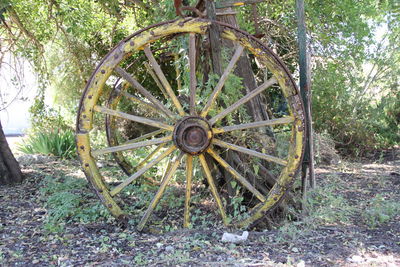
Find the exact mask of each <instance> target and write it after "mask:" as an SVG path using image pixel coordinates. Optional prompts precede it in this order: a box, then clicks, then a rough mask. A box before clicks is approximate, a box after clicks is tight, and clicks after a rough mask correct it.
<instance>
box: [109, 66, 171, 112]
mask: <svg viewBox="0 0 400 267" xmlns="http://www.w3.org/2000/svg"><path fill="white" fill-rule="evenodd" d="M115 71H116V72H117V73H118V74H119V75H121V77H122V78H124V79H125V80H126V81H127V82H129V83H130V84H131V85H132V86H133V87H134V88H135V89H136V90H138V91H139V93H141V94H142V95H143V96H144V97H146V98H147V99H148V100H149V101H150V102H151V103H153V104H154V105H155V106H156V107H158V108H159V109H160V110H161V111H162V112H164V113H165V114H166V115H167V116H168V117H171V118H172V117H174V116H175V114H174V113H172V112H171V111H170V110H169V109H167V108H166V107H165V106H164V105H163V104H162V103H161V102H160V101H158V99H157V98H155V97H154V96H153V95H152V94H151V93H150V92H149V91H147V90H146V89H145V88H144V87H143V86H142V85H141V84H140V83H139V82H138V81H136V80H135V79H134V78H133V77H132V76H131V75H129V74H128V73H127V72H126V71H125V70H124V69H122V68H121V67H116V68H115Z"/></svg>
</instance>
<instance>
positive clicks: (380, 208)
mask: <svg viewBox="0 0 400 267" xmlns="http://www.w3.org/2000/svg"><path fill="white" fill-rule="evenodd" d="M399 213H400V203H399V202H398V201H394V200H389V199H386V198H385V196H383V195H381V194H378V195H376V196H375V197H374V198H373V199H371V200H370V201H369V205H368V207H367V208H366V209H365V211H364V212H363V213H362V218H363V220H364V221H365V223H366V224H367V225H368V226H370V227H376V226H379V225H380V224H383V223H385V222H388V221H389V220H391V219H393V218H395V216H397V215H398V214H399Z"/></svg>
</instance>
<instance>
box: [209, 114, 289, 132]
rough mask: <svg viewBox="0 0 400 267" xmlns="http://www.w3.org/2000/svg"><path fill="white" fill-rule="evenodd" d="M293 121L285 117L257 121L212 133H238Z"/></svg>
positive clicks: (217, 129) (216, 130)
mask: <svg viewBox="0 0 400 267" xmlns="http://www.w3.org/2000/svg"><path fill="white" fill-rule="evenodd" d="M293 121H294V118H293V117H285V118H280V119H274V120H265V121H256V122H251V123H244V124H239V125H232V126H225V127H222V128H214V129H213V130H212V131H213V133H214V134H219V133H226V132H230V131H236V130H245V129H251V128H258V127H264V126H271V125H279V124H288V123H291V122H293Z"/></svg>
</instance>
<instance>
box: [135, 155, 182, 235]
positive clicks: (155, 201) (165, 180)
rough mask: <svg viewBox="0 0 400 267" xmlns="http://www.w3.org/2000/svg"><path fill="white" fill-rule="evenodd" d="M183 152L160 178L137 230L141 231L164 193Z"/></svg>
mask: <svg viewBox="0 0 400 267" xmlns="http://www.w3.org/2000/svg"><path fill="white" fill-rule="evenodd" d="M183 155H184V153H183V152H181V153H180V154H179V156H178V158H177V159H176V160H175V161H174V162H173V163H172V164H171V166H170V168H169V171H168V172H167V173H166V174H165V176H164V178H163V179H162V182H161V185H160V187H159V188H158V191H157V193H156V194H155V196H154V198H153V200H152V201H151V203H150V205H149V207H148V208H147V210H146V212H145V213H144V215H143V217H142V219H141V220H140V222H139V224H138V230H139V231H142V230H143V227H144V225H145V224H146V222H147V220H148V219H149V217H150V215H151V213H152V212H153V210H154V209H155V207H156V206H157V204H158V202H159V201H160V199H161V197H162V195H163V194H164V191H165V189H166V187H167V185H168V183H169V181H170V180H171V178H172V177H173V175H174V174H175V172H176V169H177V168H178V167H179V164H180V162H181V159H182V157H183Z"/></svg>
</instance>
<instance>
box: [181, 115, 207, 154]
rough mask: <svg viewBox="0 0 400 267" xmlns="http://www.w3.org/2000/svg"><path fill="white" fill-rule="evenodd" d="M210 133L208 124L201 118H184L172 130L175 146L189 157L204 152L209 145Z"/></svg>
mask: <svg viewBox="0 0 400 267" xmlns="http://www.w3.org/2000/svg"><path fill="white" fill-rule="evenodd" d="M211 138H212V132H211V127H210V125H209V124H208V122H207V121H206V120H205V119H203V118H201V117H195V116H190V117H185V118H183V119H182V120H180V121H178V123H177V124H176V125H175V129H174V142H175V145H176V146H177V147H178V148H179V149H180V150H182V151H184V152H186V153H189V154H191V155H198V154H200V153H202V152H204V151H205V150H206V149H207V148H208V146H209V145H210V143H211Z"/></svg>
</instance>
